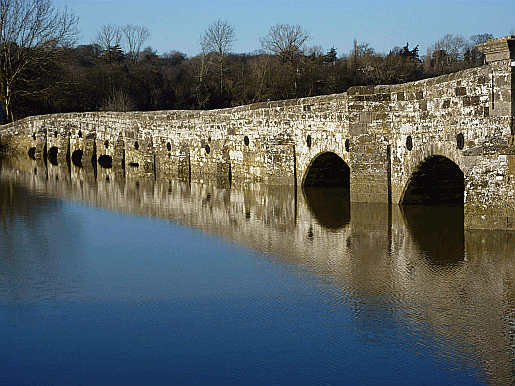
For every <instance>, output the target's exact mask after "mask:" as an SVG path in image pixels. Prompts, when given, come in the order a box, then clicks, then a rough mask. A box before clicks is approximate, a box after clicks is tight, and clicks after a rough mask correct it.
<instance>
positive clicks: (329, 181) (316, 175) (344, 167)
mask: <svg viewBox="0 0 515 386" xmlns="http://www.w3.org/2000/svg"><path fill="white" fill-rule="evenodd" d="M350 174H351V171H350V167H349V165H348V164H347V162H345V161H344V159H343V158H342V157H340V156H339V155H338V154H337V153H335V152H332V151H326V152H321V153H318V154H317V155H316V156H315V157H314V158H313V159H312V160H311V162H310V163H309V165H307V167H306V169H305V172H304V176H303V178H302V186H305V187H331V188H346V189H350Z"/></svg>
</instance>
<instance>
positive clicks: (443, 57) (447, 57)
mask: <svg viewBox="0 0 515 386" xmlns="http://www.w3.org/2000/svg"><path fill="white" fill-rule="evenodd" d="M466 48H467V39H465V38H464V37H463V36H461V35H452V34H447V35H445V36H444V37H443V38H441V39H440V40H438V41H436V42H435V43H434V44H433V45H432V46H431V47H429V48H428V50H427V54H428V56H430V57H434V58H435V59H436V60H437V61H440V62H442V61H443V62H444V63H443V64H446V65H450V64H452V63H453V62H457V61H459V60H461V59H462V58H463V55H464V53H465V50H466Z"/></svg>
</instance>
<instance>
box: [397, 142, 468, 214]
mask: <svg viewBox="0 0 515 386" xmlns="http://www.w3.org/2000/svg"><path fill="white" fill-rule="evenodd" d="M403 169H404V170H403V173H402V178H401V181H400V184H399V185H398V186H397V197H394V200H393V201H394V202H397V203H399V204H422V205H426V204H428V205H431V204H453V205H454V204H458V205H464V204H465V197H466V179H467V175H466V174H467V168H465V167H464V161H463V156H462V155H461V154H460V150H458V149H457V148H456V147H455V146H454V147H453V146H452V145H450V144H447V143H431V144H427V145H426V146H423V147H421V148H420V149H418V150H417V151H413V152H412V153H411V154H410V156H409V158H407V159H405V162H404V164H403ZM417 196H418V197H417Z"/></svg>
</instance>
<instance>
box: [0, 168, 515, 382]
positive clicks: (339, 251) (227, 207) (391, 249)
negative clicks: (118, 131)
mask: <svg viewBox="0 0 515 386" xmlns="http://www.w3.org/2000/svg"><path fill="white" fill-rule="evenodd" d="M0 192H1V193H2V196H1V198H2V201H1V202H0V205H1V206H2V211H3V212H2V216H3V217H2V218H3V220H4V222H5V221H6V219H9V218H12V217H13V216H20V215H22V216H23V215H25V216H32V217H35V216H37V214H38V213H39V211H38V209H37V208H38V205H41V203H43V202H50V203H53V204H52V205H57V204H55V203H57V202H60V201H56V200H55V199H57V198H59V199H61V198H65V199H67V200H77V201H81V202H86V203H87V204H88V205H91V206H96V207H102V208H107V209H109V210H112V211H118V212H128V213H136V214H141V215H145V216H152V217H160V218H164V219H169V220H173V221H174V222H176V223H180V224H185V225H188V226H191V227H194V228H197V229H201V230H202V231H203V232H204V233H207V234H213V235H215V236H217V237H220V238H223V239H227V240H230V241H231V242H235V243H238V244H241V245H245V246H248V247H250V248H252V249H254V250H257V251H261V252H263V254H266V256H272V258H273V259H274V261H276V262H277V263H278V264H283V265H285V266H287V267H289V269H290V270H291V272H297V273H298V272H300V273H301V275H302V276H303V277H306V276H307V277H313V278H314V281H315V282H317V283H319V285H320V286H323V288H324V291H326V292H328V293H330V297H331V299H332V300H331V301H332V302H334V304H335V306H334V307H335V308H337V307H342V308H343V307H344V306H347V305H350V310H351V312H352V315H353V318H354V319H353V320H354V321H355V323H356V326H357V327H356V329H357V331H358V333H359V334H361V338H362V340H363V344H364V345H365V344H369V343H370V342H376V344H381V345H389V344H392V345H399V344H400V345H403V346H404V345H405V346H406V347H409V348H408V350H412V355H413V357H414V358H415V357H417V356H418V355H421V352H422V351H423V350H427V349H428V346H430V347H431V348H430V351H431V355H433V357H434V358H435V360H437V361H439V362H440V363H442V366H444V367H449V368H467V369H471V370H470V371H471V372H473V373H474V376H476V377H477V378H476V379H477V380H478V383H483V382H485V383H488V384H492V385H493V384H512V383H513V382H514V381H515V377H514V374H513V369H514V365H513V363H514V352H513V348H514V335H515V334H514V331H515V291H514V290H515V264H514V260H513V259H514V256H515V237H514V236H513V234H512V233H507V232H488V231H466V232H465V231H464V229H463V210H462V209H461V208H457V207H436V208H435V207H433V208H431V207H418V206H405V207H402V208H401V207H398V206H388V205H382V204H357V203H352V204H350V203H349V198H348V193H345V192H344V191H342V190H337V189H318V188H305V189H303V190H296V189H294V188H292V187H291V188H282V187H276V186H264V185H258V184H255V185H251V186H244V187H237V186H233V187H231V188H230V189H229V188H219V187H216V186H215V185H212V184H207V183H194V182H191V183H188V182H184V181H174V180H159V179H157V180H156V179H138V178H131V177H129V176H124V174H123V173H122V172H120V171H117V170H113V169H103V168H100V169H98V170H97V172H96V174H94V173H92V172H91V171H88V170H87V169H84V168H78V167H76V166H75V165H71V166H66V165H60V164H59V165H53V164H51V163H49V164H48V165H44V164H42V163H37V161H34V160H10V161H4V162H3V168H2V170H1V190H0ZM29 196H31V197H29ZM43 196H44V197H46V198H50V201H44V200H42V199H39V197H43ZM45 205H46V204H45ZM57 213H59V210H58V208H57ZM32 217H31V218H32ZM56 218H59V214H57V215H56V216H55V217H54V219H53V221H56ZM66 221H68V222H70V221H71V223H72V224H73V220H70V219H67V220H66ZM30 222H31V221H29V223H30ZM40 224H42V225H38V226H39V227H40V229H39V230H38V234H39V235H40V236H38V237H39V239H34V241H33V242H34V243H35V244H38V245H45V244H49V243H51V242H52V241H51V239H45V238H44V237H43V238H41V234H42V235H48V232H47V233H45V232H41V229H48V224H49V222H48V221H46V222H42V223H40ZM64 227H65V228H66V226H64ZM4 228H5V225H4ZM68 228H69V229H78V228H80V225H79V224H77V225H74V226H72V227H69V226H68ZM13 235H14V233H13ZM12 237H13V240H12V243H11V245H12V247H11V248H13V249H14V248H16V245H21V244H20V240H19V239H16V238H14V237H15V236H12ZM69 239H70V240H74V241H76V240H77V238H76V237H74V236H73V235H72V234H70V235H69ZM57 241H59V242H61V241H62V240H57ZM62 249H63V250H65V249H66V250H68V251H71V252H63V254H64V253H73V254H75V255H76V256H80V253H81V252H80V249H81V248H80V246H78V245H77V244H76V243H75V244H74V243H70V244H68V245H65V246H64V247H62ZM2 252H3V254H4V255H5V254H9V253H11V252H10V251H7V250H6V251H2ZM25 262H27V260H25ZM23 263H24V261H21V262H18V267H21V268H20V269H19V273H20V272H24V273H27V272H29V274H30V270H31V269H33V265H30V264H27V265H26V266H23ZM31 264H32V263H31ZM59 265H60V264H58V263H55V264H54V267H58V266H59ZM4 268H5V263H4ZM5 271H7V272H8V271H9V270H5ZM53 272H54V276H53V280H54V282H55V283H59V285H57V284H56V285H54V284H52V285H49V286H48V287H49V288H52V291H54V292H55V293H66V291H67V290H69V288H66V284H63V283H62V280H60V279H59V275H60V271H59V270H58V269H55V270H54V271H53ZM299 275H300V274H299ZM29 276H30V275H29ZM3 277H4V281H3V283H2V286H3V288H4V289H5V288H8V290H4V291H3V293H2V296H3V297H4V299H6V298H7V299H8V300H10V301H14V300H16V299H18V298H19V294H18V295H17V296H18V297H17V296H14V295H12V294H13V293H14V291H12V289H13V287H10V286H12V284H11V283H9V282H8V280H7V276H6V275H5V274H4V276H3ZM17 277H22V275H21V273H20V274H19V275H18V276H17ZM38 280H39V281H40V282H41V281H42V279H41V277H39V278H38ZM200 282H201V281H200V278H199V283H200ZM320 283H321V284H320ZM199 285H200V284H199ZM60 286H61V287H60ZM68 293H69V292H68ZM54 296H57V295H55V294H54ZM327 301H328V300H327V299H323V300H321V303H324V302H327ZM315 303H316V302H315ZM325 317H326V316H320V318H321V321H322V322H327V319H324V318H325ZM396 331H397V332H396ZM399 331H401V332H399ZM392 342H394V343H392ZM424 352H425V351H424ZM446 381H448V380H446Z"/></svg>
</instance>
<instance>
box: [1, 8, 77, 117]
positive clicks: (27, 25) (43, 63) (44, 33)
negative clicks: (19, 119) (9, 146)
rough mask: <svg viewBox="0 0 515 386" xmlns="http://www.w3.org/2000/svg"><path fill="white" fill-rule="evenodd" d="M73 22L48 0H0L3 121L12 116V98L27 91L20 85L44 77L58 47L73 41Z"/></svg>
mask: <svg viewBox="0 0 515 386" xmlns="http://www.w3.org/2000/svg"><path fill="white" fill-rule="evenodd" d="M77 22H78V18H77V17H75V15H74V14H73V13H71V12H68V11H67V9H66V8H65V9H64V10H62V11H60V10H57V9H55V8H54V6H53V5H52V2H51V1H50V0H1V1H0V48H1V50H0V98H1V100H2V102H3V104H4V109H5V113H6V117H7V120H9V121H13V120H14V119H15V117H14V110H13V104H14V101H15V99H16V98H17V97H19V96H22V95H23V94H24V92H25V93H27V92H29V91H27V90H24V89H23V88H21V87H22V85H23V84H26V83H27V82H28V81H34V80H36V79H37V78H38V76H39V77H40V76H44V75H45V71H46V70H47V68H48V64H49V63H51V62H54V61H56V60H57V59H58V57H59V53H60V52H61V50H62V49H63V48H67V47H71V46H72V45H73V44H75V42H76V40H77V38H78V30H77ZM44 91H46V90H39V92H44ZM30 92H31V93H33V92H35V91H30Z"/></svg>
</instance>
